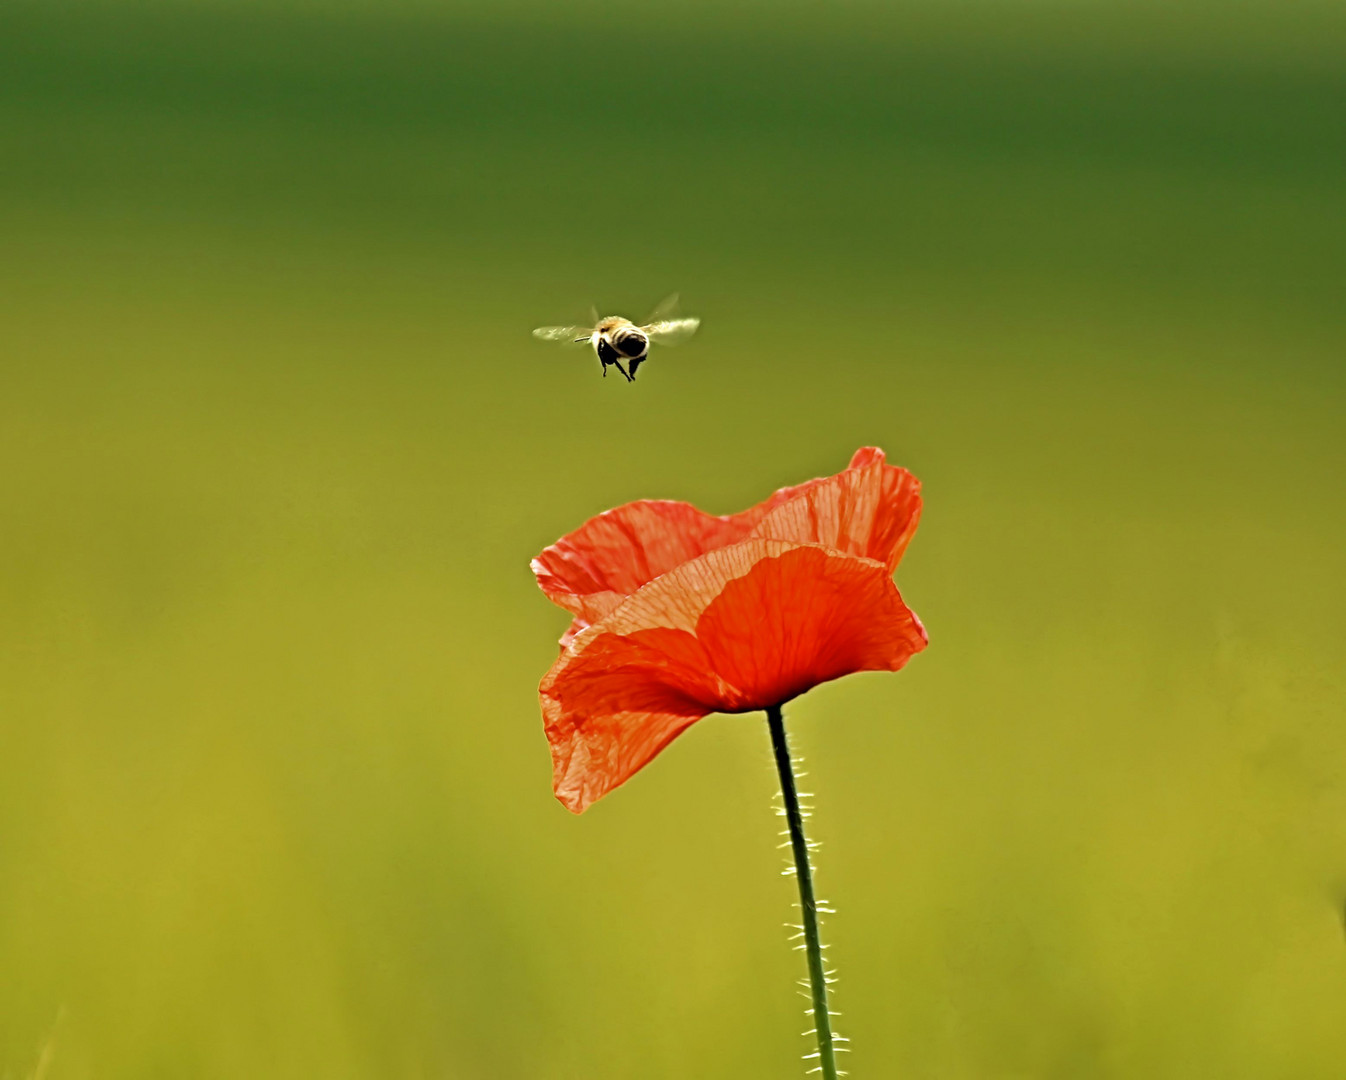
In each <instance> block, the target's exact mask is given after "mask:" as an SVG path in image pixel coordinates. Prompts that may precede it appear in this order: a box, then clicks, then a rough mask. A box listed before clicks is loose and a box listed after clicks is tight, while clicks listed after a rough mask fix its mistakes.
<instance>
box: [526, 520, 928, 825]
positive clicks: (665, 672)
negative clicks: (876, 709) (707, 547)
mask: <svg viewBox="0 0 1346 1080" xmlns="http://www.w3.org/2000/svg"><path fill="white" fill-rule="evenodd" d="M925 643H926V636H925V631H924V629H923V628H922V627H921V624H920V622H919V620H917V618H916V616H915V615H914V614H913V613H912V612H911V611H910V609H908V608H907V606H906V605H905V604H904V603H903V602H902V598H901V596H900V595H899V594H898V591H897V588H896V586H895V585H894V584H893V582H892V578H891V577H890V576H889V570H888V568H887V566H886V565H885V564H884V563H882V562H879V561H876V560H872V559H866V558H860V557H857V556H855V555H850V554H845V553H842V552H839V551H829V550H827V549H825V548H822V547H818V546H816V545H801V544H797V543H791V542H787V541H781V540H773V539H759V538H754V539H749V540H746V541H743V542H741V543H738V544H733V545H730V546H728V547H724V548H721V549H719V550H716V551H712V552H709V553H707V554H705V555H702V556H700V557H699V558H696V559H693V560H691V561H689V562H687V563H685V564H683V565H682V566H680V567H678V568H676V569H675V570H672V571H670V572H668V573H666V574H664V575H663V576H661V577H659V578H657V579H655V580H654V581H652V582H650V583H649V584H648V585H646V586H645V587H643V588H641V589H640V590H639V591H637V592H636V593H635V594H634V595H633V596H631V597H630V599H628V600H627V601H626V602H624V603H623V604H621V605H620V606H619V607H618V608H616V609H615V610H614V611H612V612H611V614H609V615H608V616H607V617H605V618H603V619H601V620H600V621H599V622H597V623H595V624H594V625H592V626H590V627H589V628H587V629H586V630H584V631H582V632H581V633H579V634H578V635H577V636H576V637H575V638H574V640H573V641H572V642H571V643H570V645H569V646H568V647H567V648H566V649H565V650H564V651H563V652H562V654H561V656H560V658H559V659H558V660H557V662H556V664H555V665H554V666H553V667H552V669H551V671H550V672H548V673H547V676H546V677H545V678H544V679H543V681H542V685H541V687H540V691H541V698H542V711H543V718H544V722H545V727H546V732H547V738H548V741H549V742H550V743H551V747H552V764H553V785H554V788H555V791H556V796H557V798H558V799H560V800H561V802H562V803H564V804H565V805H566V806H567V807H568V808H569V809H571V810H573V811H575V812H576V813H578V812H580V811H582V810H583V809H584V808H585V807H587V806H588V805H589V804H590V803H592V802H593V801H594V800H595V799H597V798H599V797H601V796H602V795H604V794H606V793H607V792H608V791H611V790H612V789H613V788H615V787H617V786H618V785H619V784H622V783H624V782H625V781H626V780H627V779H629V778H630V777H631V776H632V775H633V774H634V773H635V772H636V771H637V770H639V769H640V768H641V767H643V766H644V765H645V764H646V763H647V762H648V761H649V760H650V759H651V758H653V757H654V756H655V755H656V754H658V753H659V751H660V750H662V749H663V748H664V747H665V746H667V745H668V743H669V742H671V741H672V740H673V739H674V738H675V737H676V736H677V735H678V734H679V733H680V732H682V731H683V730H684V729H685V728H686V727H687V726H688V725H689V724H691V723H693V722H694V721H695V720H697V719H699V718H700V717H702V716H705V715H706V714H707V713H710V712H745V711H748V710H752V709H761V708H765V707H767V706H768V705H778V704H781V703H782V702H784V701H787V700H789V699H790V698H792V697H795V696H797V695H798V694H801V693H803V692H804V691H806V690H808V689H809V688H810V687H812V686H816V685H817V684H818V683H821V682H826V681H828V680H830V679H835V678H838V677H840V676H841V675H845V674H849V673H850V672H853V671H867V670H887V671H896V670H897V669H898V668H900V667H902V666H903V664H905V663H906V662H907V660H908V659H910V658H911V657H912V656H913V655H914V654H915V653H917V652H919V651H920V650H921V649H923V648H924V647H925Z"/></svg>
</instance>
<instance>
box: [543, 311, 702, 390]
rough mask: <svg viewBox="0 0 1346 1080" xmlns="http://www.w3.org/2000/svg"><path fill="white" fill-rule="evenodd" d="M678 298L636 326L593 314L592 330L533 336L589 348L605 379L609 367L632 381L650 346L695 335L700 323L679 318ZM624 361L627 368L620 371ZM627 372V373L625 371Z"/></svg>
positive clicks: (561, 329)
mask: <svg viewBox="0 0 1346 1080" xmlns="http://www.w3.org/2000/svg"><path fill="white" fill-rule="evenodd" d="M677 310H678V294H677V293H674V294H673V295H672V296H670V297H668V299H666V300H665V301H664V302H663V303H662V304H660V305H659V306H658V307H656V308H655V309H654V312H653V314H651V315H650V318H649V322H647V323H646V324H645V325H644V326H637V325H636V324H635V323H633V322H632V321H631V320H630V319H624V318H622V317H621V316H620V315H609V316H608V317H607V318H605V319H600V318H599V317H598V312H597V311H594V312H593V313H592V315H593V325H592V326H539V327H538V328H537V329H536V330H534V331H533V336H534V337H535V338H538V339H539V340H541V341H556V342H559V343H560V344H562V345H583V344H585V343H586V342H587V343H588V344H590V345H592V346H593V348H594V352H595V353H597V354H598V362H599V363H600V364H602V365H603V377H604V378H606V377H607V374H608V368H609V366H613V367H616V369H617V370H618V371H620V372H621V373H622V374H623V375H624V376H625V377H626V381H627V382H635V381H636V369H637V368H638V367H640V365H641V364H643V363H644V362H645V361H646V360H647V359H649V352H650V345H651V344H652V343H653V344H659V345H676V344H677V343H678V342H680V341H685V340H686V339H687V338H689V337H691V336H692V335H693V334H694V333H696V328H697V327H698V326H700V325H701V320H700V319H688V318H679V317H678V316H677ZM623 360H625V361H626V364H627V366H626V367H622V361H623ZM628 369H629V370H628Z"/></svg>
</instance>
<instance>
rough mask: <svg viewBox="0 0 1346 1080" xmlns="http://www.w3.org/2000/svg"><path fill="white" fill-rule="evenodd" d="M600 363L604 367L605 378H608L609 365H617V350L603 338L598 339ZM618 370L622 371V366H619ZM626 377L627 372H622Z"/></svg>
mask: <svg viewBox="0 0 1346 1080" xmlns="http://www.w3.org/2000/svg"><path fill="white" fill-rule="evenodd" d="M598 361H599V363H601V364H602V365H603V378H605V379H606V378H607V377H608V365H609V364H617V350H616V349H614V348H613V347H612V346H611V345H609V344H608V343H607V342H606V341H604V340H603V339H602V338H599V339H598ZM617 370H618V371H622V365H621V364H617ZM622 374H623V375H625V374H626V372H624V371H622Z"/></svg>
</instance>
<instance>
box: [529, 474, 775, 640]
mask: <svg viewBox="0 0 1346 1080" xmlns="http://www.w3.org/2000/svg"><path fill="white" fill-rule="evenodd" d="M754 524H756V521H753V522H752V523H747V522H738V521H735V520H733V519H731V518H721V517H715V516H714V515H712V514H707V513H705V512H704V511H702V510H698V509H697V508H696V507H695V506H692V505H691V504H690V503H682V502H671V501H667V500H656V499H647V500H643V501H641V502H633V503H627V504H626V505H625V506H619V507H617V508H616V509H615V510H609V511H607V512H606V513H603V514H599V515H598V516H597V517H594V518H590V519H589V520H588V521H586V522H585V523H584V524H583V525H581V526H580V527H579V528H578V529H576V530H575V531H574V532H572V533H570V534H568V535H566V536H564V537H562V538H561V539H560V540H558V541H557V542H556V543H554V544H552V546H551V547H549V548H547V549H546V550H545V551H544V552H542V554H541V555H539V556H538V557H537V558H536V559H534V560H533V573H534V574H536V575H537V582H538V585H539V586H541V588H542V591H543V592H544V593H546V594H547V596H548V598H549V599H551V600H552V601H553V602H554V603H556V604H559V605H560V606H561V607H563V608H565V609H566V610H567V611H570V612H572V613H573V614H574V615H575V616H576V620H577V624H578V625H579V626H580V627H581V628H582V626H584V625H587V624H589V623H593V622H597V621H598V620H599V619H601V618H602V617H603V616H604V615H607V614H608V613H609V612H610V611H612V610H613V609H614V608H616V607H617V605H618V604H620V603H621V602H622V601H623V600H625V599H626V598H627V597H628V596H630V595H631V594H632V593H633V592H635V591H636V590H637V589H639V588H640V587H641V586H642V585H645V584H646V583H648V582H650V581H653V580H654V579H655V578H656V577H658V576H659V575H660V574H666V573H667V572H668V571H670V570H672V569H673V568H674V567H677V566H681V565H682V564H683V563H685V562H687V561H689V560H691V559H694V558H696V557H697V556H698V555H703V554H705V553H706V552H707V551H713V550H715V549H716V548H720V547H724V546H725V545H726V544H732V543H734V542H735V541H737V540H742V539H743V537H744V536H746V535H747V533H748V530H749V529H751V528H752V525H754ZM575 632H576V627H575V626H572V627H571V630H570V632H569V633H568V635H567V636H573V634H574V633H575ZM563 643H564V639H563Z"/></svg>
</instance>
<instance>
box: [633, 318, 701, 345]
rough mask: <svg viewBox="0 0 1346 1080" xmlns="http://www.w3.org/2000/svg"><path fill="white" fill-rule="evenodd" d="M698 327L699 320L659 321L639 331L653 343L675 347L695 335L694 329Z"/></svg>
mask: <svg viewBox="0 0 1346 1080" xmlns="http://www.w3.org/2000/svg"><path fill="white" fill-rule="evenodd" d="M700 325H701V320H700V319H661V320H660V321H659V322H652V323H650V324H649V326H642V327H641V329H642V330H644V331H645V334H646V336H648V337H649V339H650V340H651V341H653V342H657V343H658V344H660V345H676V344H678V342H680V341H686V340H687V339H688V338H689V337H691V336H692V335H693V334H695V333H696V328H697V327H698V326H700Z"/></svg>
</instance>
